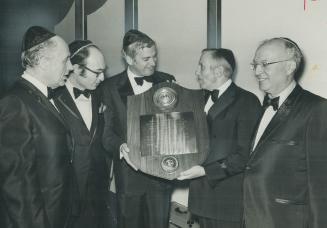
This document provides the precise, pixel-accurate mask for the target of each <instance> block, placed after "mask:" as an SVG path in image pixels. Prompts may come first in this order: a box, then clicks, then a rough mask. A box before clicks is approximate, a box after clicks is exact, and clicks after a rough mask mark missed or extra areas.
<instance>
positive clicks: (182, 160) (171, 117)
mask: <svg viewBox="0 0 327 228" xmlns="http://www.w3.org/2000/svg"><path fill="white" fill-rule="evenodd" d="M204 105H205V102H204V96H203V92H202V90H190V89H186V88H183V87H181V86H179V85H177V84H174V83H166V82H165V83H161V84H159V85H155V86H153V87H152V88H151V89H150V90H148V91H147V92H145V93H143V94H140V95H136V96H130V97H128V102H127V109H128V110H127V123H128V126H127V144H128V146H129V148H130V157H131V160H132V162H133V163H134V165H135V166H136V167H138V168H139V170H141V171H142V172H145V173H147V174H150V175H153V176H157V177H161V178H165V179H174V178H176V177H177V176H178V175H179V173H180V172H182V171H184V170H186V169H189V168H190V167H192V166H194V165H198V164H201V163H202V162H203V161H204V160H205V158H206V156H207V154H208V150H209V149H208V148H209V139H208V130H207V122H206V116H205V113H204Z"/></svg>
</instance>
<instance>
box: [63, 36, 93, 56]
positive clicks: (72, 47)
mask: <svg viewBox="0 0 327 228" xmlns="http://www.w3.org/2000/svg"><path fill="white" fill-rule="evenodd" d="M68 46H69V52H70V58H73V57H74V56H75V55H76V54H77V53H78V52H80V51H81V50H83V49H84V48H86V47H89V46H94V44H93V43H92V41H90V40H75V41H73V42H71V43H70V44H69V45H68Z"/></svg>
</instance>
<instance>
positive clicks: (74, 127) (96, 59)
mask: <svg viewBox="0 0 327 228" xmlns="http://www.w3.org/2000/svg"><path fill="white" fill-rule="evenodd" d="M69 50H70V54H71V56H70V59H71V62H72V65H73V71H71V73H70V75H69V78H68V80H67V82H66V86H65V87H62V89H60V90H59V91H57V97H56V98H55V104H56V106H57V108H58V110H59V111H60V113H61V114H62V115H63V117H64V119H65V120H66V122H67V125H68V126H69V128H70V132H71V134H72V136H73V139H74V149H75V153H74V163H73V167H74V170H75V173H76V177H77V183H78V190H79V193H80V197H79V199H78V202H79V203H80V205H79V208H80V210H76V211H73V214H72V219H71V221H72V222H71V224H72V225H71V227H73V228H93V227H108V225H107V223H106V222H107V221H108V220H107V219H106V215H107V214H108V213H106V199H107V194H108V191H107V187H108V179H109V178H108V173H109V168H108V167H107V165H106V158H105V150H104V148H103V147H102V143H101V139H102V132H103V116H102V115H101V114H99V108H100V106H101V102H100V100H99V99H98V97H97V96H96V94H95V93H94V90H95V89H96V88H97V86H98V85H99V84H100V83H101V82H102V81H103V79H104V71H105V69H106V64H105V60H104V57H103V55H102V53H101V51H100V50H99V48H98V47H97V46H96V45H95V44H93V43H92V42H91V41H89V40H76V41H74V42H72V43H71V44H69Z"/></svg>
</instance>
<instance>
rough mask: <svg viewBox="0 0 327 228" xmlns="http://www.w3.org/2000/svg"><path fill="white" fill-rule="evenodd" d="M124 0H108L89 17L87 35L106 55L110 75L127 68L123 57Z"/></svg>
mask: <svg viewBox="0 0 327 228" xmlns="http://www.w3.org/2000/svg"><path fill="white" fill-rule="evenodd" d="M124 7H125V5H124V1H123V0H108V1H107V2H106V3H105V4H104V5H103V6H102V7H101V8H100V9H98V10H97V11H96V12H94V13H93V14H91V15H89V16H88V18H87V33H88V34H87V35H88V39H89V40H92V41H93V42H94V43H95V44H96V45H97V46H98V47H99V48H100V49H101V50H102V53H103V54H104V56H105V59H106V62H107V66H108V73H109V75H110V76H112V75H114V74H117V73H120V72H121V71H123V70H124V69H125V66H124V63H123V61H122V57H121V49H122V43H123V37H124V33H125V27H124V26H125V20H124V17H125V12H124V10H125V9H124Z"/></svg>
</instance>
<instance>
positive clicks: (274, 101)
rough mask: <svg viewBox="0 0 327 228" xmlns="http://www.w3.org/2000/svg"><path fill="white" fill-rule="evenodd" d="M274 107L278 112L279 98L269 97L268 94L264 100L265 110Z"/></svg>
mask: <svg viewBox="0 0 327 228" xmlns="http://www.w3.org/2000/svg"><path fill="white" fill-rule="evenodd" d="M270 105H271V106H272V107H273V109H274V111H276V110H277V109H278V105H279V97H275V98H270V97H269V96H268V94H266V96H265V98H264V100H263V104H262V106H263V108H264V109H266V108H268V107H269V106H270Z"/></svg>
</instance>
